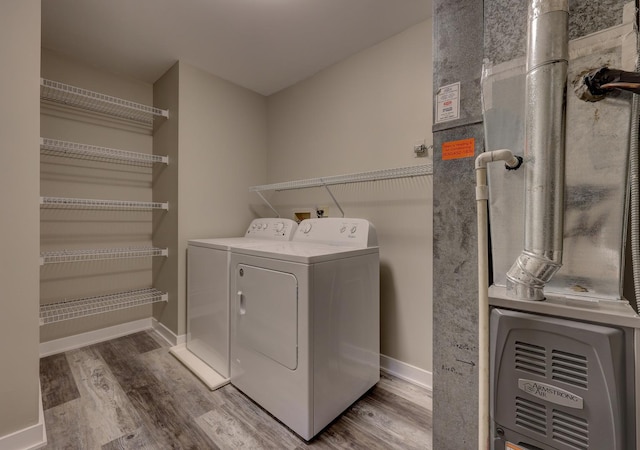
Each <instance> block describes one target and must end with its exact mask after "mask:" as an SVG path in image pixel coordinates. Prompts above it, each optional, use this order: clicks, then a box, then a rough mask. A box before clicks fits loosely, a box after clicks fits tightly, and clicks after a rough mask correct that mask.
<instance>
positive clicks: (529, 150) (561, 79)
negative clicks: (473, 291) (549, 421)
mask: <svg viewBox="0 0 640 450" xmlns="http://www.w3.org/2000/svg"><path fill="white" fill-rule="evenodd" d="M568 21H569V2H568V0H532V1H531V4H530V5H529V25H528V35H527V77H526V96H527V97H526V102H527V104H526V112H525V120H526V124H525V165H524V169H525V220H524V223H525V230H524V250H523V251H522V253H521V254H520V256H519V257H518V258H517V259H516V261H515V262H514V263H513V266H512V267H511V269H509V271H508V272H507V293H508V295H510V296H511V297H515V298H518V299H522V300H544V293H543V288H544V286H545V285H546V283H547V282H548V281H549V280H550V279H551V277H553V275H554V274H555V273H556V272H557V271H558V269H560V266H561V265H562V238H563V223H564V221H563V217H564V154H565V144H564V138H565V134H564V128H565V127H564V125H565V104H566V103H565V96H566V88H567V66H568V60H569V50H568V47H569V45H568V42H569V38H568V28H569V27H568Z"/></svg>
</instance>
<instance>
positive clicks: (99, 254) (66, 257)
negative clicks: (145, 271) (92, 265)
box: [40, 247, 169, 266]
mask: <svg viewBox="0 0 640 450" xmlns="http://www.w3.org/2000/svg"><path fill="white" fill-rule="evenodd" d="M154 256H165V257H166V256H169V249H167V248H156V247H126V248H101V249H82V250H55V251H49V252H42V253H40V265H41V266H42V265H44V264H55V263H75V262H85V261H98V260H105V259H128V258H148V257H154Z"/></svg>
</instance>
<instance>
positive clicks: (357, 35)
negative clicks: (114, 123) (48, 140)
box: [42, 0, 431, 95]
mask: <svg viewBox="0 0 640 450" xmlns="http://www.w3.org/2000/svg"><path fill="white" fill-rule="evenodd" d="M430 16H431V0H42V46H43V47H45V48H48V49H50V50H54V51H57V52H59V53H62V54H66V55H70V56H73V57H74V58H76V59H78V60H81V61H85V62H87V63H89V64H92V65H95V66H98V67H101V68H103V69H105V70H108V71H110V72H114V73H118V74H122V75H126V76H130V77H133V78H136V79H138V80H142V81H145V82H148V83H153V82H154V81H156V80H157V79H158V78H159V77H160V76H161V75H162V74H163V73H164V72H165V71H166V70H167V69H168V68H169V67H171V66H172V65H173V64H174V63H175V62H176V61H177V60H181V61H184V62H186V63H189V64H192V65H194V66H196V67H199V68H200V69H203V70H205V71H207V72H209V73H212V74H215V75H218V76H220V77H222V78H224V79H227V80H229V81H232V82H234V83H236V84H239V85H241V86H244V87H246V88H249V89H252V90H254V91H256V92H259V93H261V94H264V95H269V94H272V93H274V92H277V91H279V90H281V89H283V88H285V87H287V86H290V85H292V84H294V83H296V82H298V81H300V80H303V79H305V78H308V77H309V76H311V75H313V74H315V73H317V72H318V71H320V70H322V69H324V68H326V67H328V66H330V65H332V64H334V63H336V62H338V61H340V60H342V59H344V58H346V57H348V56H350V55H353V54H354V53H357V52H358V51H360V50H363V49H365V48H367V47H370V46H372V45H374V44H376V43H378V42H381V41H383V40H385V39H387V38H388V37H391V36H393V35H395V34H397V33H399V32H401V31H403V30H405V29H406V28H409V27H410V26H412V25H415V24H417V23H419V22H422V21H424V20H426V19H427V18H428V17H430Z"/></svg>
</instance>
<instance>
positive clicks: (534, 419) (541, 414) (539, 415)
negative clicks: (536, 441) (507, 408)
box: [516, 397, 547, 436]
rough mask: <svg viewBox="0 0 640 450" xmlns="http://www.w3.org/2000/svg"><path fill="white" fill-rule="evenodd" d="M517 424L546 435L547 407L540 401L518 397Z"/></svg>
mask: <svg viewBox="0 0 640 450" xmlns="http://www.w3.org/2000/svg"><path fill="white" fill-rule="evenodd" d="M516 425H519V426H521V427H524V428H526V429H528V430H531V431H534V432H536V433H540V434H542V435H544V436H546V434H547V409H546V408H545V406H544V405H541V404H540V403H536V402H532V401H530V400H526V399H524V398H522V397H516Z"/></svg>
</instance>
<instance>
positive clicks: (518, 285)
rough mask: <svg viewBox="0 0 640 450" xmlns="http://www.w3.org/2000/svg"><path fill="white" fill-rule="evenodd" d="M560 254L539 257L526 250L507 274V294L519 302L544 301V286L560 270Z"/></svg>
mask: <svg viewBox="0 0 640 450" xmlns="http://www.w3.org/2000/svg"><path fill="white" fill-rule="evenodd" d="M558 261H561V257H560V255H559V254H556V255H538V254H535V253H533V252H529V251H527V250H524V251H523V252H522V253H521V254H520V256H518V258H517V259H516V260H515V262H514V263H513V266H511V269H509V271H508V272H507V294H508V295H509V296H510V297H513V298H516V299H518V300H534V301H541V300H544V292H543V290H544V286H545V285H546V284H547V283H548V282H549V280H551V278H552V277H553V275H554V274H555V273H556V272H557V271H558V270H559V269H560V267H561V266H562V263H560V262H558Z"/></svg>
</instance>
